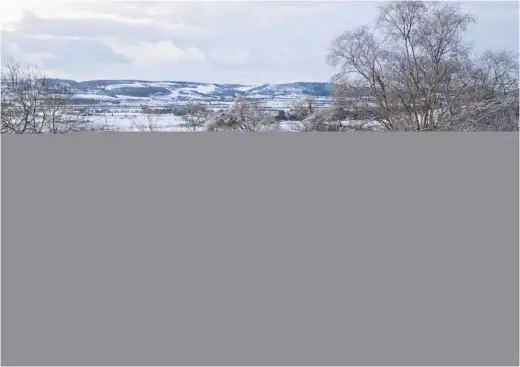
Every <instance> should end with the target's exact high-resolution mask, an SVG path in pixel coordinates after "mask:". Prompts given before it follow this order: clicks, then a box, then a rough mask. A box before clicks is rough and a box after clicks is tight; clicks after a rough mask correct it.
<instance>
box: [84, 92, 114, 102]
mask: <svg viewBox="0 0 520 367" xmlns="http://www.w3.org/2000/svg"><path fill="white" fill-rule="evenodd" d="M74 98H76V99H92V100H97V101H114V100H117V98H115V97H111V96H105V95H101V94H93V93H92V94H91V93H84V94H75V95H74Z"/></svg>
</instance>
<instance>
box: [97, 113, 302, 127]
mask: <svg viewBox="0 0 520 367" xmlns="http://www.w3.org/2000/svg"><path fill="white" fill-rule="evenodd" d="M88 120H89V122H90V125H91V126H92V127H96V126H97V127H102V126H105V127H108V130H115V131H121V132H125V131H126V132H130V131H134V132H140V131H152V130H151V129H149V126H150V125H151V126H152V127H153V130H156V131H172V132H175V131H178V132H181V131H191V130H188V129H185V128H183V127H182V126H179V125H180V124H183V123H184V120H183V119H182V117H180V116H175V115H170V114H165V115H159V116H158V117H157V119H154V120H153V121H151V124H150V120H149V119H148V117H147V116H146V115H145V114H142V113H119V114H117V113H114V114H105V115H94V116H89V117H88ZM293 124H295V122H293V121H283V122H281V123H280V130H282V131H294V130H293V129H292V126H293Z"/></svg>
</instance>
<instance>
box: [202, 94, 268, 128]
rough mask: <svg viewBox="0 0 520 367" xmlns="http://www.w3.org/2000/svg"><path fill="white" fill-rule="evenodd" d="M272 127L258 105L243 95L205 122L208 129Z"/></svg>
mask: <svg viewBox="0 0 520 367" xmlns="http://www.w3.org/2000/svg"><path fill="white" fill-rule="evenodd" d="M272 127H273V124H272V123H270V122H269V120H267V119H266V114H265V112H264V111H262V109H261V108H260V107H259V105H258V104H257V103H256V102H254V101H252V100H249V99H247V98H246V97H244V96H239V97H238V98H237V99H236V101H235V103H234V104H233V105H231V107H230V108H229V109H228V110H227V111H225V112H224V113H219V114H216V115H215V116H213V118H212V119H211V120H210V121H209V123H208V124H207V129H208V131H243V132H261V131H268V130H271V129H272Z"/></svg>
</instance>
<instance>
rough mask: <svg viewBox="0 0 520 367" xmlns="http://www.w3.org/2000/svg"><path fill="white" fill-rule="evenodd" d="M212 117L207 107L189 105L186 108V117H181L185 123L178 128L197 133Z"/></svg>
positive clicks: (194, 104) (196, 103)
mask: <svg viewBox="0 0 520 367" xmlns="http://www.w3.org/2000/svg"><path fill="white" fill-rule="evenodd" d="M212 115H213V111H212V110H211V109H210V108H209V107H208V106H207V105H205V104H203V103H200V102H195V103H189V104H188V106H187V108H186V115H184V116H183V120H184V121H185V122H184V123H182V124H179V127H183V128H186V129H188V130H191V131H197V130H199V129H201V128H203V127H204V126H205V125H206V124H207V122H208V120H209V118H210V117H211V116H212Z"/></svg>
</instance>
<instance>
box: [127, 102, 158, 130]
mask: <svg viewBox="0 0 520 367" xmlns="http://www.w3.org/2000/svg"><path fill="white" fill-rule="evenodd" d="M141 111H142V114H143V115H144V116H145V119H146V122H145V123H144V124H142V123H137V122H136V118H135V117H133V118H132V123H133V125H134V127H135V128H136V129H137V130H139V131H141V132H146V131H148V132H157V131H160V130H161V124H160V122H161V115H160V114H159V113H157V111H155V110H154V109H153V108H150V107H147V106H143V107H142V108H141Z"/></svg>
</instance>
